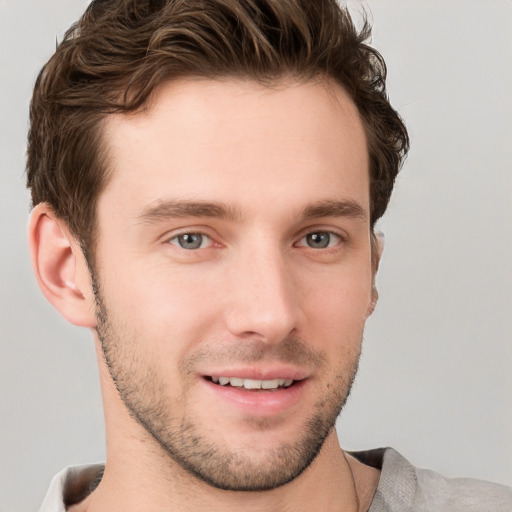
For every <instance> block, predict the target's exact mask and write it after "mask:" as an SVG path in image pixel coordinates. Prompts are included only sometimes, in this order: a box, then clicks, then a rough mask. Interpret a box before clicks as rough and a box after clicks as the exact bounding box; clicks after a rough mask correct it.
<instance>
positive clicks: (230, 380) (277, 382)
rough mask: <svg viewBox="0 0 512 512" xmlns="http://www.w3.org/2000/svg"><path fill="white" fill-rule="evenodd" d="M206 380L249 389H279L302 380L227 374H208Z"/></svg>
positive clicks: (220, 384)
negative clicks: (264, 378) (251, 377)
mask: <svg viewBox="0 0 512 512" xmlns="http://www.w3.org/2000/svg"><path fill="white" fill-rule="evenodd" d="M205 379H206V380H208V381H210V382H212V383H213V384H217V385H219V386H226V387H232V388H238V389H240V390H242V389H243V390H248V391H277V390H279V389H285V388H289V387H291V386H293V385H294V384H295V383H297V382H300V381H299V380H294V379H267V380H259V379H246V378H241V377H225V376H219V377H217V376H206V377H205Z"/></svg>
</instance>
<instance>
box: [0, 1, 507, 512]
mask: <svg viewBox="0 0 512 512" xmlns="http://www.w3.org/2000/svg"><path fill="white" fill-rule="evenodd" d="M86 4H87V2H86V1H85V0H52V1H49V0H45V1H41V0H0V22H1V25H0V38H1V40H0V58H1V63H0V72H1V82H0V87H1V94H0V101H1V104H0V109H1V110H0V121H1V125H0V130H1V132H0V142H1V153H0V159H1V160H0V163H1V172H0V187H1V188H0V190H1V197H0V207H1V233H0V234H1V238H0V240H1V245H0V247H1V255H0V258H1V260H0V272H1V274H0V279H1V281H0V300H1V307H0V315H1V316H0V321H1V351H0V385H1V388H0V389H1V393H0V421H1V423H0V428H1V432H0V434H1V436H0V464H1V468H0V469H1V473H0V511H1V512H6V511H11V512H21V511H28V510H35V509H37V507H38V505H39V503H40V502H41V500H42V498H43V495H44V493H45V491H46V488H47V485H48V483H49V480H50V478H51V477H52V475H53V474H54V473H56V472H57V471H59V470H60V469H61V468H62V467H63V466H65V465H69V464H76V463H82V462H89V461H95V460H98V459H102V458H103V454H104V447H103V443H104V436H103V418H102V411H101V403H100V396H99V386H98V383H97V375H96V366H95V360H94V355H93V349H92V342H91V339H90V335H89V333H88V332H85V331H82V330H80V329H78V328H74V327H72V326H70V325H68V324H66V322H65V321H64V320H63V319H61V318H60V317H59V316H58V314H57V313H56V312H55V311H53V309H52V308H51V307H50V306H49V305H48V304H47V303H46V302H45V300H44V298H43V296H42V294H41V293H40V292H39V290H38V288H37V285H36V283H35V280H34V278H33V277H32V273H31V268H30V264H29V259H28V251H27V249H26V243H25V231H26V223H27V218H28V195H27V193H26V192H25V191H24V176H23V169H24V151H25V138H26V131H27V125H28V121H27V108H28V101H29V97H30V94H31V87H32V85H33V82H34V80H35V77H36V73H37V71H38V70H39V69H40V67H41V65H42V64H43V62H44V61H45V60H46V59H47V58H48V57H49V56H50V54H51V52H52V51H53V49H54V47H55V39H56V37H57V38H59V39H60V38H61V37H62V34H63V32H64V30H65V29H66V28H67V27H68V26H69V25H70V24H71V22H72V21H74V20H75V19H76V18H77V17H78V15H79V14H80V13H81V12H82V10H83V9H84V7H85V5H86ZM350 4H351V5H355V6H356V7H357V6H358V5H360V3H359V2H358V1H352V2H350ZM367 5H368V6H369V7H370V9H371V11H372V13H373V18H374V23H375V30H374V44H375V46H376V47H377V48H378V49H379V50H380V51H381V52H382V53H383V54H384V56H385V58H386V60H387V63H388V67H389V91H390V96H391V100H392V102H393V104H394V105H395V106H396V107H397V108H398V110H399V111H400V113H401V114H402V116H403V117H404V118H405V120H406V122H407V124H408V127H409V129H410V134H411V139H412V151H411V154H410V157H409V159H408V161H407V164H406V166H405V169H404V172H403V174H402V175H401V176H400V178H399V180H398V184H397V189H396V193H395V196H394V199H393V202H392V205H391V208H390V210H389V212H388V214H387V215H386V217H385V219H384V221H383V222H382V228H383V230H384V231H385V232H386V251H385V255H384V259H383V262H382V267H381V271H380V274H379V278H378V283H379V288H380V294H381V299H380V303H379V305H378V308H377V311H376V313H375V314H374V316H373V318H372V319H371V320H370V321H369V324H368V327H367V330H366V335H365V348H364V353H363V358H362V362H361V370H360V374H359V377H358V379H357V382H356V386H355V389H354V392H353V395H352V398H351V400H350V402H349V404H348V406H347V408H346V410H345V412H344V413H343V415H342V421H341V422H340V423H339V429H340V433H341V439H342V442H343V445H344V446H345V447H347V448H350V449H363V448H369V447H376V446H385V445H392V446H394V447H396V448H397V449H399V450H400V451H402V452H403V453H404V454H405V455H406V456H407V457H408V458H410V459H411V460H412V461H413V462H414V463H416V464H419V465H421V466H426V467H431V468H435V469H437V470H439V471H441V472H444V473H446V474H449V475H467V476H474V477H479V478H484V479H490V480H495V481H498V482H501V483H504V484H508V485H512V435H511V434H512V428H511V427H512V407H511V406H512V372H511V371H510V368H511V363H512V344H511V337H512V336H511V334H512V314H511V307H512V272H511V262H512V213H511V208H510V203H511V197H512V194H511V192H512V178H511V174H512V173H511V169H510V164H511V162H512V154H511V146H512V144H511V142H512V138H511V135H512V116H511V113H512V101H511V94H512V73H511V61H510V58H511V54H512V52H511V44H512V37H511V30H510V27H511V21H512V2H511V1H510V0H493V1H485V0H480V1H478V0H458V1H456V0H442V1H441V0H438V1H432V0H430V1H426V0H403V1H398V0H394V1H384V0H380V1H379V0H371V1H369V2H367Z"/></svg>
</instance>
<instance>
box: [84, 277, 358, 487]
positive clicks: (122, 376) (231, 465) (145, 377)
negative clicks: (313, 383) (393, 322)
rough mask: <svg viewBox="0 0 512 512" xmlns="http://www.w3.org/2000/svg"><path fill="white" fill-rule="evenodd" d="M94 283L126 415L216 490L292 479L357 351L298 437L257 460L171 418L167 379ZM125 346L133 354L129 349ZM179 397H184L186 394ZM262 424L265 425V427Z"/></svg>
mask: <svg viewBox="0 0 512 512" xmlns="http://www.w3.org/2000/svg"><path fill="white" fill-rule="evenodd" d="M93 287H94V290H95V296H96V317H97V327H96V330H97V334H98V337H99V339H100V342H101V347H102V352H103V356H104V359H105V362H106V365H107V367H108V370H109V373H110V376H111V378H112V380H113V382H114V384H115V386H116V389H117V391H118V393H119V395H120V397H121V399H122V401H123V403H124V404H125V406H126V408H127V409H128V411H129V413H130V415H131V416H132V417H133V418H134V419H135V420H136V421H137V422H138V423H139V425H141V426H142V427H143V428H144V429H145V430H146V431H147V432H148V433H149V434H150V436H151V437H152V438H153V439H154V440H155V441H156V443H157V444H158V446H159V447H160V448H161V449H162V450H163V451H164V452H165V453H166V454H167V455H168V456H169V457H170V458H171V459H172V460H173V461H174V462H175V463H177V464H178V465H179V466H180V467H181V468H182V469H183V470H185V471H186V472H187V473H188V474H191V475H194V476H195V477H196V478H198V479H199V480H201V481H203V482H205V483H207V484H209V485H211V486H213V487H215V488H218V489H223V490H229V491H266V490H271V489H275V488H277V487H280V486H282V485H284V484H286V483H288V482H290V481H292V480H294V479H295V478H297V477H298V476H299V475H300V474H301V473H302V472H303V471H304V470H306V468H308V466H310V464H311V463H312V462H313V461H314V459H315V458H316V456H317V455H318V453H319V452H320V450H321V448H322V446H323V444H324V442H325V440H326V438H327V436H328V435H329V433H330V432H331V430H332V429H333V428H334V426H335V423H336V418H337V417H338V415H339V414H340V412H341V410H342V408H343V406H344V405H345V403H346V400H347V398H348V396H349V394H350V390H351V388H352V384H353V381H354V379H355V376H356V373H357V367H358V362H359V352H358V354H357V356H356V357H355V360H354V363H353V365H352V368H351V369H350V371H349V372H347V373H348V374H347V373H346V374H343V375H342V374H338V375H336V376H335V377H334V378H333V379H331V381H330V382H329V384H328V385H327V386H326V388H325V393H324V395H323V396H321V397H319V399H318V401H317V403H316V404H315V406H314V410H313V411H312V413H311V414H310V416H309V417H308V418H307V419H306V420H305V423H304V428H303V432H302V433H301V435H300V437H299V438H298V439H297V440H290V442H287V443H285V444H282V445H281V446H280V447H278V448H276V449H272V450H269V451H268V452H267V453H266V454H265V456H264V457H259V460H255V457H254V456H251V455H250V454H247V453H244V452H243V450H240V449H238V450H237V449H236V448H233V447H231V446H227V445H222V443H221V442H215V440H212V439H208V438H207V437H206V436H205V435H204V433H203V432H202V431H201V428H200V427H199V426H198V425H196V424H195V423H194V421H193V419H192V418H190V417H185V416H183V417H182V418H178V417H173V415H172V411H173V404H172V402H171V401H170V400H169V399H168V398H167V392H166V385H165V384H166V383H165V379H163V378H159V375H158V371H157V368H155V367H154V365H151V364H148V362H147V360H146V359H145V358H144V356H143V355H142V356H141V354H138V353H134V351H133V350H131V349H132V348H133V347H142V346H143V345H144V344H143V343H140V340H139V343H137V339H136V337H134V336H133V335H132V336H131V339H130V340H129V343H127V341H128V340H127V339H126V338H127V336H126V335H122V334H120V330H117V329H116V328H115V327H114V325H113V322H112V320H113V317H112V315H111V314H110V312H109V311H108V310H107V307H106V306H105V303H104V301H103V299H102V297H101V295H100V292H99V288H98V285H97V280H96V279H95V278H94V276H93ZM361 336H362V333H361ZM284 344H286V345H287V347H286V349H284V351H286V352H287V353H295V354H297V350H299V352H300V351H302V352H301V353H302V354H303V357H306V358H307V357H308V354H307V353H304V351H305V350H307V349H305V348H304V344H302V342H300V341H299V340H296V339H289V340H285V341H284V342H283V346H284ZM359 345H360V344H359ZM127 347H130V350H131V352H130V351H128V352H127ZM309 357H318V355H310V356H309ZM324 363H325V364H328V361H324ZM180 401H181V402H184V401H186V393H185V392H184V393H183V394H182V396H181V397H180ZM255 426H256V427H257V425H255ZM260 427H261V428H264V425H263V424H261V425H260Z"/></svg>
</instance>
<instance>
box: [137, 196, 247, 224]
mask: <svg viewBox="0 0 512 512" xmlns="http://www.w3.org/2000/svg"><path fill="white" fill-rule="evenodd" d="M183 217H216V218H219V219H226V220H233V221H234V220H240V219H241V217H242V214H241V212H240V210H239V209H238V208H236V207H233V206H231V205H227V204H224V203H222V202H210V201H187V200H169V201H158V202H157V203H156V204H152V205H150V206H148V207H147V208H144V210H143V211H142V213H141V214H140V215H139V216H138V218H139V219H140V220H141V221H142V222H145V223H156V222H159V221H161V220H165V219H169V218H183Z"/></svg>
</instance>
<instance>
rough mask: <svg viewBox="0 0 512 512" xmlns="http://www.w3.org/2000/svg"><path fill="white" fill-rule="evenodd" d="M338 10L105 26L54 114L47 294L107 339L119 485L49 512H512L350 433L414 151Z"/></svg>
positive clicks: (35, 125) (202, 10)
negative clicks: (393, 199)
mask: <svg viewBox="0 0 512 512" xmlns="http://www.w3.org/2000/svg"><path fill="white" fill-rule="evenodd" d="M368 35H369V29H368V28H367V27H365V28H363V30H362V32H361V33H357V31H356V30H355V29H354V27H353V25H352V23H351V20H350V18H349V16H348V14H347V13H346V11H344V10H341V9H339V8H338V7H337V5H336V4H335V3H334V2H327V1H325V2H323V1H322V2H314V3H312V2H304V4H303V5H302V4H300V3H299V2H297V3H295V2H258V3H252V2H235V1H227V0H224V1H222V2H220V1H219V2H213V1H209V2H178V1H175V2H168V3H161V4H160V3H156V4H155V5H152V4H151V3H146V2H135V1H134V2H99V1H96V2H93V3H92V4H91V6H90V7H89V8H88V10H87V12H86V14H85V15H84V17H83V18H82V19H81V21H80V22H79V24H78V25H77V26H76V27H74V28H73V29H72V30H71V31H70V32H69V33H68V34H67V36H66V38H65V40H64V42H63V43H62V44H61V45H60V46H59V48H58V49H57V52H56V53H55V55H54V56H53V57H52V59H51V60H50V61H49V63H48V64H47V65H46V66H45V68H44V69H43V71H42V73H41V75H40V77H39V79H38V81H37V84H36V87H35V91H34V97H33V101H32V106H31V131H30V136H29V153H28V184H29V187H30V188H31V191H32V199H33V204H34V209H33V213H32V216H31V221H30V227H29V233H30V243H31V252H32V259H33V264H34V269H35V273H36V276H37V278H38V282H39V284H40V286H41V289H42V290H43V292H44V294H45V295H46V297H47V298H48V300H49V301H50V302H51V303H52V304H53V305H54V306H55V307H56V308H57V309H58V310H59V311H60V313H61V314H62V315H63V316H64V317H65V318H67V319H68V320H69V321H71V322H72V323H74V324H76V325H80V326H83V327H87V328H90V329H91V330H92V331H93V333H94V337H95V341H96V347H97V352H98V361H99V367H100V378H101V386H102V393H103V399H104V405H105V418H106V432H107V463H106V466H105V467H104V468H103V467H102V466H92V467H87V468H78V469H77V468H74V469H68V470H67V471H65V472H64V473H62V474H61V475H59V476H58V477H56V480H55V481H54V483H53V485H52V488H51V489H50V492H49V494H48V497H47V500H46V501H45V504H44V505H43V510H63V509H64V507H67V508H68V509H69V510H89V511H101V510H140V509H144V510H159V509H166V510H203V509H214V510H216V509H221V508H222V509H223V510H235V509H236V510H238V509H240V508H242V509H244V510H315V509H325V510H359V511H363V510H371V511H372V512H375V511H381V510H382V511H383V510H482V509H483V507H484V506H485V507H488V509H489V510H508V509H510V504H511V502H512V498H511V493H510V491H508V490H507V489H505V488H502V487H499V486H492V485H491V484H482V483H476V482H469V481H454V482H451V481H448V480H446V479H443V478H442V477H440V476H439V475H436V474H432V473H429V472H425V471H420V470H416V469H415V468H413V467H412V466H411V465H410V464H409V463H407V461H406V460H405V459H403V458H402V457H401V456H400V455H398V454H397V453H396V452H394V451H392V450H387V451H386V452H383V451H374V452H368V453H361V454H352V455H351V454H348V453H345V452H344V451H343V450H342V449H341V448H340V446H339V444H338V441H337V438H336V433H335V430H334V422H335V419H336V417H337V416H338V414H339V412H340V410H341V407H342V406H343V404H344V403H345V400H346V398H347V396H348V394H349V391H350V387H351V384H352V381H353V379H354V376H355V373H356V369H357V362H358V358H359V354H360V349H361V339H362V332H363V328H364V323H365V320H366V318H367V317H368V316H369V315H370V314H371V313H372V311H373V309H374V307H375V303H376V300H377V291H376V289H375V284H374V279H375V273H376V271H377V267H378V261H379V256H380V250H381V247H380V246H379V243H378V242H377V239H376V237H375V235H374V226H375V222H376V221H377V220H378V219H379V218H380V217H381V216H382V214H383V213H384V211H385V209H386V206H387V203H388V201H389V197H390V194H391V190H392V187H393V182H394V179H395V177H396V174H397V172H398V170H399V167H400V165H401V162H402V160H403V158H404V156H405V154H406V152H407V149H408V138H407V133H406V131H405V128H404V126H403V124H402V122H401V120H400V119H399V117H398V116H397V114H396V113H395V112H394V110H393V109H392V108H391V107H390V105H389V103H388V101H387V98H386V94H385V68H384V64H383V61H382V59H381V57H380V55H379V54H378V53H377V52H376V51H375V50H373V49H371V48H369V47H368V46H366V45H365V43H364V41H365V40H366V39H367V37H368Z"/></svg>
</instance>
